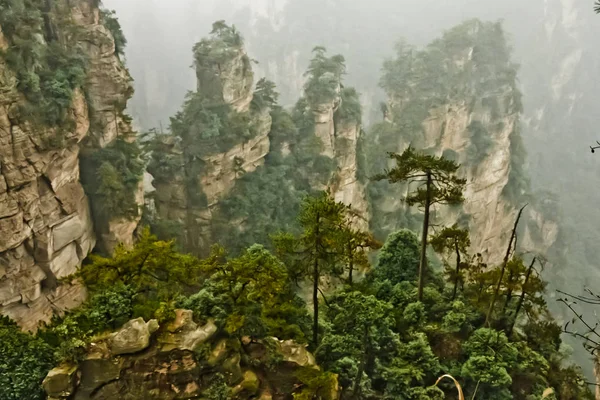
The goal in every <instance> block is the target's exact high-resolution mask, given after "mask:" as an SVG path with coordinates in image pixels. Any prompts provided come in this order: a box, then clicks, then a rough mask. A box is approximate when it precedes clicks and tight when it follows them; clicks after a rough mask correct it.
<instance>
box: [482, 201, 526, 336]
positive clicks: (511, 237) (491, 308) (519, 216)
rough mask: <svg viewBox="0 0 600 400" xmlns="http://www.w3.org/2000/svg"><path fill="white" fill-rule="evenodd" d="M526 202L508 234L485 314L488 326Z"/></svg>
mask: <svg viewBox="0 0 600 400" xmlns="http://www.w3.org/2000/svg"><path fill="white" fill-rule="evenodd" d="M525 207H527V204H525V205H524V206H523V207H522V208H521V209H520V210H519V214H518V215H517V220H516V221H515V226H513V230H512V234H511V235H510V241H509V242H508V247H507V248H506V255H505V256H504V261H503V262H502V270H501V271H500V277H499V278H498V283H497V284H496V289H495V290H494V295H493V297H492V301H491V302H490V308H489V309H488V312H487V315H486V316H485V325H486V326H488V327H489V326H490V322H491V317H492V312H493V311H494V305H495V304H496V300H497V299H498V293H499V292H500V286H501V285H502V279H504V272H505V271H506V266H507V265H508V260H509V258H510V253H511V250H512V244H513V241H514V240H515V236H516V235H517V227H518V226H519V220H520V219H521V215H522V214H523V210H525Z"/></svg>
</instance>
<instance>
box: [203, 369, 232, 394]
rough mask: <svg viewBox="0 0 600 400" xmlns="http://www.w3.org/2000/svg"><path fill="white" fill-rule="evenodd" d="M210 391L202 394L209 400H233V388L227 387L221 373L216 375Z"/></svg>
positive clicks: (209, 388)
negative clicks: (231, 399)
mask: <svg viewBox="0 0 600 400" xmlns="http://www.w3.org/2000/svg"><path fill="white" fill-rule="evenodd" d="M210 381H211V383H210V386H209V387H208V389H206V390H205V391H204V392H202V395H203V396H204V398H206V399H207V400H228V399H230V398H231V388H229V386H227V380H226V379H225V376H224V375H223V374H221V373H217V374H215V375H214V376H213V377H212V378H211V380H210Z"/></svg>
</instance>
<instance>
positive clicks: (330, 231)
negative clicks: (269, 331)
mask: <svg viewBox="0 0 600 400" xmlns="http://www.w3.org/2000/svg"><path fill="white" fill-rule="evenodd" d="M348 211H349V207H348V206H346V205H344V204H343V203H338V202H336V201H335V200H334V199H333V197H332V196H331V194H330V193H328V192H322V193H321V194H320V195H318V196H316V197H307V198H305V199H304V202H303V203H302V209H301V211H300V215H299V217H298V222H299V223H300V225H301V226H302V229H303V230H302V233H301V234H300V235H299V236H295V235H293V234H291V233H281V234H278V235H276V236H275V237H274V242H275V247H276V249H277V252H278V254H279V255H280V256H281V258H282V259H283V260H284V261H285V262H286V265H287V266H288V269H289V272H290V275H291V277H292V279H294V280H296V281H300V280H302V279H308V280H310V282H311V283H312V289H313V290H312V292H313V293H312V301H313V313H314V314H313V338H312V339H313V345H315V346H317V345H318V344H319V343H318V342H319V292H320V289H319V283H320V281H321V277H322V276H323V275H329V276H341V275H342V274H343V268H340V267H339V261H340V259H341V254H342V253H343V238H344V236H343V235H342V230H343V227H344V225H345V221H346V215H347V213H348Z"/></svg>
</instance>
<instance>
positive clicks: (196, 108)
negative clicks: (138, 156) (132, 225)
mask: <svg viewBox="0 0 600 400" xmlns="http://www.w3.org/2000/svg"><path fill="white" fill-rule="evenodd" d="M213 28H214V29H213V31H212V33H211V37H210V38H208V39H203V40H202V41H200V42H199V43H198V44H196V46H195V47H194V57H195V68H196V75H197V80H198V91H197V92H195V93H194V94H192V95H191V96H190V97H188V100H187V102H186V103H185V105H184V108H183V111H181V112H180V113H178V114H177V116H176V117H175V118H173V120H172V124H171V130H172V132H171V133H170V134H167V135H158V136H157V137H156V138H155V140H157V141H158V142H161V143H162V144H159V147H158V148H156V150H158V151H159V152H158V151H157V152H155V155H156V156H155V157H154V158H153V161H152V162H151V163H150V166H149V172H150V173H151V174H152V175H153V176H154V186H155V188H156V192H155V205H156V210H157V217H158V219H160V220H162V221H171V222H174V223H175V224H178V225H179V226H181V227H183V229H184V231H185V233H184V234H183V238H184V239H183V240H184V242H185V246H186V247H187V248H188V249H189V250H191V251H195V252H198V253H203V252H205V251H207V250H208V248H209V247H210V245H211V244H212V243H213V239H212V233H211V229H212V228H211V223H212V221H213V214H214V213H215V211H216V210H217V209H218V208H219V203H220V201H221V200H222V199H223V198H224V197H226V196H227V195H228V194H229V192H230V191H231V190H232V189H233V187H234V186H235V182H236V180H238V179H239V178H240V177H241V175H242V173H244V174H245V173H251V172H253V171H254V170H256V168H257V167H259V166H260V165H262V164H263V163H264V158H265V156H266V155H267V154H268V152H269V148H270V140H269V132H270V130H271V116H270V106H269V104H267V103H261V104H258V103H257V102H254V106H252V107H251V105H252V103H253V100H254V92H253V91H254V81H253V76H254V75H253V73H252V67H251V62H250V59H249V57H248V56H247V55H246V52H245V50H244V47H243V40H242V38H241V36H240V34H239V33H238V32H237V31H236V30H235V28H234V27H228V26H227V25H225V24H221V23H216V24H215V25H214V27H213ZM168 143H170V144H168ZM165 145H166V146H167V147H165ZM164 151H167V152H168V153H169V154H170V155H169V157H170V158H171V159H172V160H173V162H174V164H175V166H174V167H173V168H171V169H169V170H165V169H164V168H162V167H161V166H162V163H163V161H162V157H164V154H165V153H164Z"/></svg>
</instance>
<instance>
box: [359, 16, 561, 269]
mask: <svg viewBox="0 0 600 400" xmlns="http://www.w3.org/2000/svg"><path fill="white" fill-rule="evenodd" d="M428 74H431V75H428ZM414 76H419V77H423V76H424V77H425V78H426V79H423V80H420V81H414V80H413V77H414ZM382 85H383V87H384V88H385V90H386V91H387V93H388V95H389V97H390V100H389V107H388V111H387V112H386V117H387V119H388V121H387V122H385V123H383V124H381V125H379V126H376V127H375V129H374V130H373V132H372V135H373V136H372V137H371V140H372V141H373V143H374V144H373V145H370V149H369V150H368V156H369V157H371V159H372V160H373V165H377V164H379V168H380V169H383V168H385V165H382V164H381V162H378V161H377V159H376V157H377V154H382V153H383V152H385V151H391V152H396V153H400V152H402V151H404V149H405V148H406V147H407V146H409V145H412V146H414V147H416V148H418V149H423V151H425V152H427V153H431V154H436V155H438V156H440V155H443V156H445V157H447V158H450V159H454V160H456V161H457V162H458V163H459V164H461V168H460V170H459V175H460V176H461V177H462V178H465V179H466V180H467V187H466V190H465V193H464V195H465V199H466V200H465V202H464V204H463V205H462V206H460V207H440V208H439V209H438V210H437V211H436V212H435V214H434V223H435V224H439V225H441V226H448V225H452V224H453V223H455V222H457V221H458V222H459V223H461V224H463V225H466V226H468V227H469V230H470V232H471V239H472V240H471V241H472V250H473V251H475V252H480V253H482V254H483V256H484V259H485V260H486V261H488V262H491V263H494V262H499V261H500V260H501V259H502V257H503V254H504V253H505V252H506V245H507V242H508V238H509V236H510V233H511V230H512V227H513V224H514V221H515V218H516V214H517V211H518V209H519V208H520V207H521V206H523V205H525V203H526V202H528V201H530V199H529V197H528V196H529V193H528V192H529V185H528V179H527V175H526V172H525V170H524V157H525V152H524V149H523V145H522V143H521V141H522V138H521V134H520V115H521V111H522V106H521V94H520V92H519V91H518V89H517V87H516V68H515V66H514V65H513V64H511V62H510V58H509V51H508V48H507V46H506V42H505V39H504V36H503V31H502V28H501V26H500V25H499V24H490V23H486V24H484V23H481V22H479V21H470V22H467V23H464V24H462V25H460V26H458V27H456V28H454V29H452V30H450V31H448V32H447V33H446V34H445V35H444V36H443V37H442V38H441V39H439V40H437V41H434V42H432V43H431V44H430V45H429V46H427V47H426V48H425V49H424V50H422V51H416V50H415V49H414V48H412V47H410V46H400V47H399V48H398V57H397V58H396V59H395V60H391V61H388V62H386V64H385V67H384V76H383V79H382ZM373 172H375V171H373ZM384 190H385V191H391V192H392V193H394V194H393V195H381V193H382V191H384ZM407 190H409V187H407V186H406V185H400V187H397V188H393V187H389V186H388V184H387V183H376V184H373V185H371V188H370V194H371V200H372V207H373V210H374V219H373V221H372V222H373V225H374V227H375V228H376V229H378V230H381V231H383V233H389V232H391V231H393V230H395V229H398V228H400V227H402V226H406V225H408V226H411V225H412V226H413V227H414V228H417V224H418V221H419V219H418V218H417V219H412V217H413V215H414V214H413V213H414V212H415V211H416V210H411V209H406V208H405V207H404V206H403V205H402V203H401V201H400V199H401V198H402V197H403V195H404V193H405V192H406V191H407ZM526 216H527V217H526V219H525V220H526V221H527V222H524V223H522V227H523V232H522V234H523V235H522V240H521V241H520V243H519V245H520V249H521V250H527V251H534V252H540V253H544V252H545V251H547V250H548V249H549V248H550V247H551V246H552V244H553V243H554V242H555V241H556V239H557V236H558V227H557V225H556V222H554V221H549V220H547V219H546V218H545V217H543V216H542V215H541V214H540V213H539V212H538V211H536V210H534V206H530V207H529V209H528V210H527V212H526Z"/></svg>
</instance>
